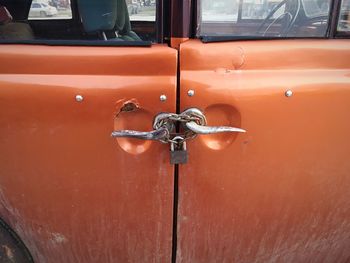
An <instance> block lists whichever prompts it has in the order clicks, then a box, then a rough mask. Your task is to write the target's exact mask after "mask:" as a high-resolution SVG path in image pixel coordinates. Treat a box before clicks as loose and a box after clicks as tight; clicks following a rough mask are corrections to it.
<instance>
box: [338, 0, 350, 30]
mask: <svg viewBox="0 0 350 263" xmlns="http://www.w3.org/2000/svg"><path fill="white" fill-rule="evenodd" d="M338 31H343V32H346V31H347V32H350V0H343V2H342V5H341V9H340V15H339V23H338Z"/></svg>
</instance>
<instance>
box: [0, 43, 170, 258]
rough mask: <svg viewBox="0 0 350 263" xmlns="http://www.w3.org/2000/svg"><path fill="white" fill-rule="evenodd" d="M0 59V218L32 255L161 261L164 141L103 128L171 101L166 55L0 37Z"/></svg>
mask: <svg viewBox="0 0 350 263" xmlns="http://www.w3.org/2000/svg"><path fill="white" fill-rule="evenodd" d="M0 58H1V60H2V63H1V65H0V167H1V169H0V216H1V218H3V219H4V220H5V221H6V222H7V223H8V224H10V226H11V227H12V228H13V229H14V230H15V231H16V232H17V233H18V235H19V236H20V237H21V238H22V240H23V241H24V243H25V244H26V246H27V247H28V249H29V250H30V252H31V253H32V255H33V257H34V260H35V262H38V263H46V262H49V263H51V262H58V263H62V262H65V263H66V262H67V263H69V262H73V263H77V262H84V263H90V262H96V263H100V262H169V261H170V257H171V238H172V205H173V168H172V167H171V166H170V165H169V163H168V151H167V148H166V147H164V145H162V144H158V143H148V144H146V145H145V144H143V142H142V143H141V142H139V141H133V140H126V141H118V140H115V139H113V138H111V136H110V134H111V132H112V131H113V129H114V128H115V127H119V128H124V129H144V130H146V131H147V130H149V129H151V128H152V121H153V116H155V115H156V114H157V113H158V112H159V111H174V110H175V83H176V80H175V75H176V52H175V51H173V50H171V49H170V48H166V47H161V46H153V47H151V48H99V47H97V48H89V47H86V48H84V47H83V48H82V47H40V46H25V47H16V46H2V49H1V50H0ZM5 64H6V66H5ZM136 65H138V66H137V67H136ZM161 93H166V94H167V96H168V103H166V104H165V103H161V102H160V101H159V94H161ZM77 94H80V95H82V96H83V98H84V100H83V101H82V102H77V101H76V100H75V96H76V95H77ZM123 101H124V102H125V103H127V102H135V103H136V102H137V107H136V108H135V109H133V110H125V109H123V112H121V110H122V107H123V103H120V102H123Z"/></svg>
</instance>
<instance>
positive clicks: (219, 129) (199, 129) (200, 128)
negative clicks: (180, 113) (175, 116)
mask: <svg viewBox="0 0 350 263" xmlns="http://www.w3.org/2000/svg"><path fill="white" fill-rule="evenodd" d="M186 127H187V128H188V129H189V130H191V131H192V132H194V133H196V134H215V133H223V132H240V133H244V132H246V130H243V129H240V128H234V127H227V126H205V125H199V124H197V123H196V122H194V121H190V122H186Z"/></svg>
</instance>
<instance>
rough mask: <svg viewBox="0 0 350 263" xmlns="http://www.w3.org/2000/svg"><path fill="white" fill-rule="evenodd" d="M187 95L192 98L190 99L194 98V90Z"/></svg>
mask: <svg viewBox="0 0 350 263" xmlns="http://www.w3.org/2000/svg"><path fill="white" fill-rule="evenodd" d="M187 95H188V96H190V97H193V96H194V90H193V89H190V90H189V91H187Z"/></svg>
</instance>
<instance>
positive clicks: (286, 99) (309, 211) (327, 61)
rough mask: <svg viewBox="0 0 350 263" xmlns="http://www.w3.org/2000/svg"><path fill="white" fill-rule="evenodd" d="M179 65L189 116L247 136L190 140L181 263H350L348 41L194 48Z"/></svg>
mask: <svg viewBox="0 0 350 263" xmlns="http://www.w3.org/2000/svg"><path fill="white" fill-rule="evenodd" d="M180 55H181V57H180V61H181V110H185V109H187V108H192V107H196V108H199V109H201V110H202V111H204V112H205V115H206V117H207V121H208V125H226V126H233V127H238V128H243V129H245V130H246V133H241V134H237V133H231V134H228V133H224V134H220V135H219V134H217V135H202V136H198V137H197V138H196V139H194V140H191V141H188V143H187V150H188V152H189V163H188V164H187V165H183V166H180V170H179V204H178V205H179V210H178V219H177V220H178V233H177V234H178V250H177V259H178V262H348V260H349V258H350V249H349V244H350V243H349V240H350V221H349V218H350V191H349V187H350V140H349V134H350V122H349V114H350V60H349V57H350V45H349V40H270V41H269V40H267V41H242V42H239V41H236V42H222V43H208V44H204V43H202V42H200V41H199V40H190V41H188V42H186V43H184V44H182V45H181V51H180ZM190 90H192V91H191V92H190V93H188V92H189V91H190ZM188 94H189V95H190V96H189V95H188Z"/></svg>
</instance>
